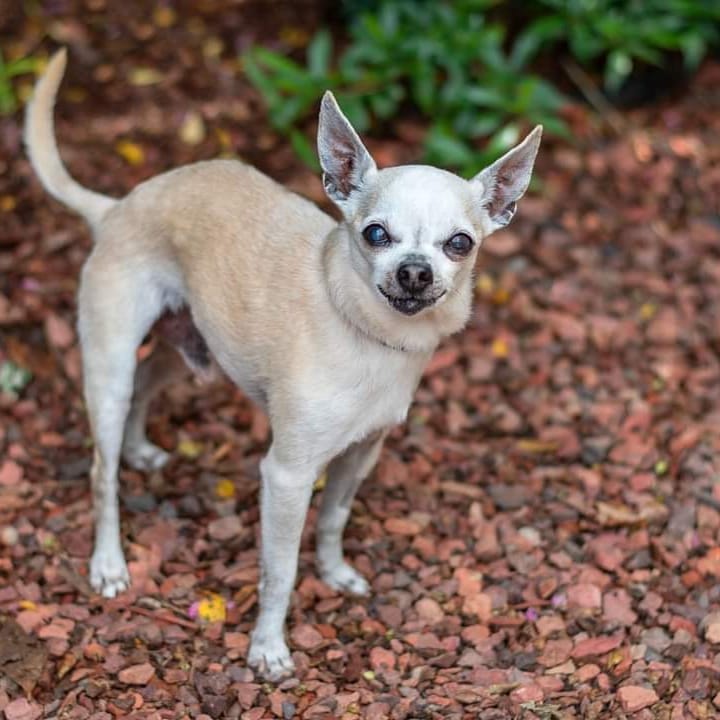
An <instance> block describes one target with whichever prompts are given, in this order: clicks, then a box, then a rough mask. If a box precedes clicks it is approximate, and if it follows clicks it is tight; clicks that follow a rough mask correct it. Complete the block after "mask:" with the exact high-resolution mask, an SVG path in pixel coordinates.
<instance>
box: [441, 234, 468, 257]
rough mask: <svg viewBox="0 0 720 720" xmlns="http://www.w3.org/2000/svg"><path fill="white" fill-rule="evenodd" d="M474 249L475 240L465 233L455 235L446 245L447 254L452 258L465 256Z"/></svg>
mask: <svg viewBox="0 0 720 720" xmlns="http://www.w3.org/2000/svg"><path fill="white" fill-rule="evenodd" d="M472 249H473V241H472V238H470V237H469V236H468V235H466V234H465V233H458V234H457V235H453V236H452V237H451V238H450V239H449V240H448V241H447V242H446V243H445V245H444V250H445V254H446V255H448V256H449V257H451V258H463V257H465V256H466V255H467V254H469V252H470V251H471V250H472Z"/></svg>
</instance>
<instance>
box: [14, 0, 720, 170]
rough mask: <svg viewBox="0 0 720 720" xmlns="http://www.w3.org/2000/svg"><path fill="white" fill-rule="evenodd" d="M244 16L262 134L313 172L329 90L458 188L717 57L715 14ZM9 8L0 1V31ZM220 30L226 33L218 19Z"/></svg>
mask: <svg viewBox="0 0 720 720" xmlns="http://www.w3.org/2000/svg"><path fill="white" fill-rule="evenodd" d="M16 1H17V2H19V0H16ZM89 1H90V0H87V2H89ZM58 2H60V5H63V4H64V5H67V4H68V3H70V2H71V0H52V1H51V0H47V1H42V2H37V0H23V7H25V8H26V14H27V16H28V17H34V18H36V22H40V23H42V22H44V20H40V19H38V18H41V17H43V15H42V12H46V13H48V17H52V12H53V11H54V10H53V8H55V6H56V5H57V3H58ZM94 4H96V5H98V6H104V5H105V0H96V1H95V3H94ZM151 5H152V4H148V6H145V7H146V13H145V14H146V15H148V17H149V18H152V21H153V22H154V23H155V25H157V26H158V27H161V28H162V27H165V26H166V25H167V24H172V22H174V19H173V18H174V17H175V16H176V13H175V11H174V10H173V9H172V8H173V5H177V7H178V13H181V11H183V10H185V11H186V10H188V9H190V8H195V7H197V8H198V9H199V10H202V9H207V8H208V7H209V8H213V7H215V6H217V7H221V6H222V3H221V2H219V0H218V1H216V0H199V1H198V2H197V3H196V4H194V3H192V2H186V3H184V2H183V0H176V2H175V0H173V2H170V3H169V4H168V3H160V4H159V5H158V6H157V7H155V10H154V11H151ZM246 5H247V7H248V8H249V10H248V11H249V12H251V13H253V15H252V17H253V18H255V19H256V20H257V23H256V24H260V25H263V26H265V25H267V26H271V27H275V26H277V28H279V30H278V35H279V36H280V37H281V41H280V42H279V43H277V42H276V43H273V42H266V41H265V38H264V37H261V38H260V39H256V40H255V43H254V44H253V45H252V46H251V47H249V48H248V45H247V44H246V45H244V46H242V47H235V48H234V50H233V55H232V56H233V58H234V59H235V61H237V60H238V56H239V62H240V65H241V67H242V71H243V72H244V73H245V75H246V77H247V78H248V79H249V80H250V81H251V83H252V84H253V85H254V87H255V88H256V89H257V90H258V91H259V92H260V94H261V96H262V98H263V100H264V102H265V105H266V107H267V113H268V120H269V122H270V123H271V124H272V126H273V127H274V128H275V129H276V130H277V131H279V132H280V133H282V134H283V135H285V136H287V137H288V138H289V140H290V142H291V143H292V146H293V148H294V150H295V152H296V153H297V155H299V156H300V157H301V158H302V159H303V161H304V162H305V163H306V164H307V165H308V166H310V167H312V168H315V169H316V168H317V159H316V151H315V147H314V139H313V135H314V123H315V118H316V112H317V106H318V101H319V99H320V97H321V95H322V93H323V92H324V91H325V90H326V89H327V88H330V89H332V90H333V91H334V92H335V94H336V95H337V97H338V100H339V102H340V104H341V106H342V107H343V109H344V110H345V112H346V113H347V114H348V116H349V117H350V119H351V121H352V122H353V123H354V125H355V126H356V127H357V128H358V130H359V131H361V132H363V133H369V134H371V135H373V134H374V135H375V136H376V137H380V136H382V137H388V136H392V135H393V134H394V133H395V131H396V130H397V122H398V120H399V119H400V120H404V121H409V123H410V124H412V126H413V127H414V128H415V129H416V135H417V137H418V138H419V139H421V145H422V157H421V158H420V159H421V160H422V161H424V162H429V163H433V164H437V165H441V166H443V167H448V168H451V169H456V170H459V171H460V172H461V173H463V174H466V175H469V174H472V173H475V172H477V171H478V170H479V169H480V168H482V167H483V166H485V165H486V164H487V163H488V162H490V161H492V160H494V159H495V158H496V157H498V156H499V155H500V154H502V153H503V152H504V151H505V150H507V149H508V148H509V147H511V146H512V145H513V144H514V143H516V142H517V141H518V139H519V138H520V136H521V135H522V134H523V133H524V132H526V131H527V130H529V129H530V127H531V126H532V125H534V124H536V123H541V124H543V125H544V126H545V132H546V134H548V135H554V136H559V137H563V136H568V135H569V131H568V127H567V125H566V119H567V117H568V112H569V103H570V102H571V101H573V100H576V99H578V98H580V99H582V98H585V99H589V100H590V101H591V102H592V103H593V104H594V105H596V106H597V100H598V98H600V100H601V101H602V102H603V103H608V105H606V107H610V109H611V105H619V106H628V105H633V104H638V103H642V102H644V101H649V100H655V99H657V94H658V93H659V92H660V93H662V92H667V91H668V90H672V89H676V88H680V87H682V86H683V85H684V84H686V83H687V80H688V78H689V74H690V73H691V72H692V71H694V69H695V68H697V66H698V65H699V64H700V63H701V61H702V60H703V58H704V57H705V56H706V55H707V54H708V53H714V52H717V50H718V48H720V0H341V2H339V3H332V2H329V1H328V0H325V1H324V0H316V1H314V0H303V1H302V2H301V1H300V0H297V6H298V7H297V9H298V12H300V13H301V14H302V16H303V17H304V18H306V19H307V23H306V24H305V25H304V26H303V27H296V28H295V29H294V30H293V29H292V28H291V29H290V30H288V29H287V28H285V29H283V27H282V21H281V19H280V18H279V17H277V16H276V11H277V7H276V6H277V3H271V2H267V4H265V5H263V4H262V3H254V4H253V3H240V4H239V5H238V6H239V7H240V6H242V7H245V6H246ZM186 6H187V7H186ZM230 6H234V5H233V4H232V3H231V4H230ZM251 6H252V7H251ZM8 7H9V5H7V6H3V3H2V0H0V18H1V17H2V14H3V11H4V10H7V8H8ZM115 7H116V8H117V6H115ZM263 8H266V9H267V15H263V14H262V13H263V12H264V11H263ZM43 9H44V10H43ZM216 9H217V8H216ZM41 11H42V12H41ZM258 13H259V14H258ZM20 15H21V14H20ZM86 16H87V17H92V15H91V14H85V15H83V18H86ZM318 18H320V20H319V21H318ZM323 18H324V19H325V21H326V22H325V23H324V24H323V22H322V19H323ZM88 22H90V20H88ZM222 22H223V24H224V25H228V26H230V25H232V23H231V22H230V18H229V15H228V13H227V12H223V14H222ZM164 23H165V24H164ZM0 24H1V23H0ZM233 27H235V26H233ZM240 27H241V26H239V27H237V28H235V29H234V30H233V31H234V32H236V34H239V33H240ZM308 27H309V28H311V29H312V32H311V34H308V32H307V28H308ZM318 27H319V29H317V30H315V28H318ZM53 39H56V38H53ZM61 41H62V39H61ZM216 42H217V44H218V47H219V48H222V47H223V45H222V44H221V42H220V40H216ZM231 43H232V40H231V41H230V42H229V43H227V44H228V45H229V44H231ZM9 50H10V48H9V47H5V48H3V47H0V115H2V114H11V113H14V112H15V111H16V110H17V109H18V107H19V106H20V104H21V100H22V99H24V96H23V90H24V91H25V94H27V91H28V89H29V82H28V80H29V79H30V77H31V76H32V74H33V73H36V72H38V71H39V70H40V69H41V68H42V66H43V62H44V57H43V56H38V57H34V55H33V53H32V52H30V54H28V55H25V56H17V55H16V54H14V53H10V52H9ZM204 52H205V51H204ZM219 52H220V50H218V53H219ZM213 57H214V56H213ZM235 69H237V67H235ZM137 72H138V73H140V72H144V73H145V74H150V75H152V77H149V78H145V79H142V78H140V77H137V78H136V77H135V76H134V75H133V78H131V81H132V82H133V83H135V84H142V83H145V80H147V83H145V84H151V83H155V82H157V81H158V79H159V78H161V75H159V74H158V72H157V71H156V70H155V69H153V68H151V69H149V70H147V69H146V70H143V69H141V70H138V71H137ZM141 81H142V83H141ZM208 91H209V92H213V90H212V88H209V89H208ZM215 91H216V92H217V88H216V89H215ZM603 95H604V97H603ZM601 109H602V108H601ZM418 129H419V130H418ZM414 139H415V138H413V140H414Z"/></svg>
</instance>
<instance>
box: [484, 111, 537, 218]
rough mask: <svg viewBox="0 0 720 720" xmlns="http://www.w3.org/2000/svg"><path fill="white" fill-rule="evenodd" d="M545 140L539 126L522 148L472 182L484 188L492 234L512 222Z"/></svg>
mask: <svg viewBox="0 0 720 720" xmlns="http://www.w3.org/2000/svg"><path fill="white" fill-rule="evenodd" d="M541 137H542V125H537V126H536V127H535V129H534V130H533V131H532V132H531V133H530V134H529V135H528V136H527V137H526V138H525V139H524V140H523V141H522V142H521V143H520V144H519V145H518V146H516V147H514V148H513V149H512V150H510V151H508V152H507V153H505V155H503V156H502V157H501V158H500V159H499V160H496V161H495V162H494V163H493V164H492V165H490V166H489V167H486V168H485V169H484V170H481V171H480V172H479V173H478V174H477V175H476V176H475V177H474V178H473V179H472V180H471V181H470V182H471V183H472V184H477V185H478V186H479V188H480V192H481V201H482V204H483V205H484V207H485V209H486V210H487V213H488V216H489V218H490V222H491V223H492V230H491V232H492V231H495V230H497V229H498V228H501V227H504V226H505V225H507V224H508V223H509V222H510V220H512V217H513V215H514V214H515V209H516V206H517V201H518V200H519V199H520V198H521V197H522V196H523V195H524V194H525V191H526V190H527V188H528V185H529V184H530V176H531V175H532V169H533V165H534V164H535V156H536V155H537V151H538V148H539V147H540V139H541Z"/></svg>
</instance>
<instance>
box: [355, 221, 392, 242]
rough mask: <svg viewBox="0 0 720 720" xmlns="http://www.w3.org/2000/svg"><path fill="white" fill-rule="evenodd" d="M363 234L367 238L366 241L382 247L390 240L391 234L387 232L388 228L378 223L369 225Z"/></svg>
mask: <svg viewBox="0 0 720 720" xmlns="http://www.w3.org/2000/svg"><path fill="white" fill-rule="evenodd" d="M362 234H363V237H364V238H365V242H367V244H368V245H371V246H372V247H382V246H383V245H387V244H388V243H389V242H390V236H389V235H388V234H387V230H385V228H384V227H383V226H382V225H378V224H377V223H373V224H372V225H368V226H367V227H366V228H365V229H364V230H363V233H362Z"/></svg>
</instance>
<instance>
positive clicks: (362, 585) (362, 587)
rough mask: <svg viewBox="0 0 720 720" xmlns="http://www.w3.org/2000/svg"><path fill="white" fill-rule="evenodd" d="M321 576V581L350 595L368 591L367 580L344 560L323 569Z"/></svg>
mask: <svg viewBox="0 0 720 720" xmlns="http://www.w3.org/2000/svg"><path fill="white" fill-rule="evenodd" d="M321 576H322V579H323V581H324V582H325V583H326V584H327V585H329V586H330V587H331V588H333V589H334V590H340V591H342V592H346V593H350V594H352V595H368V594H369V593H370V585H368V581H367V580H366V579H365V578H364V577H363V576H362V575H361V574H360V573H359V572H358V571H357V570H356V569H355V568H354V567H352V566H350V565H348V564H347V563H345V562H344V563H342V564H340V565H336V566H335V567H333V568H330V569H327V570H323V571H322V573H321Z"/></svg>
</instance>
